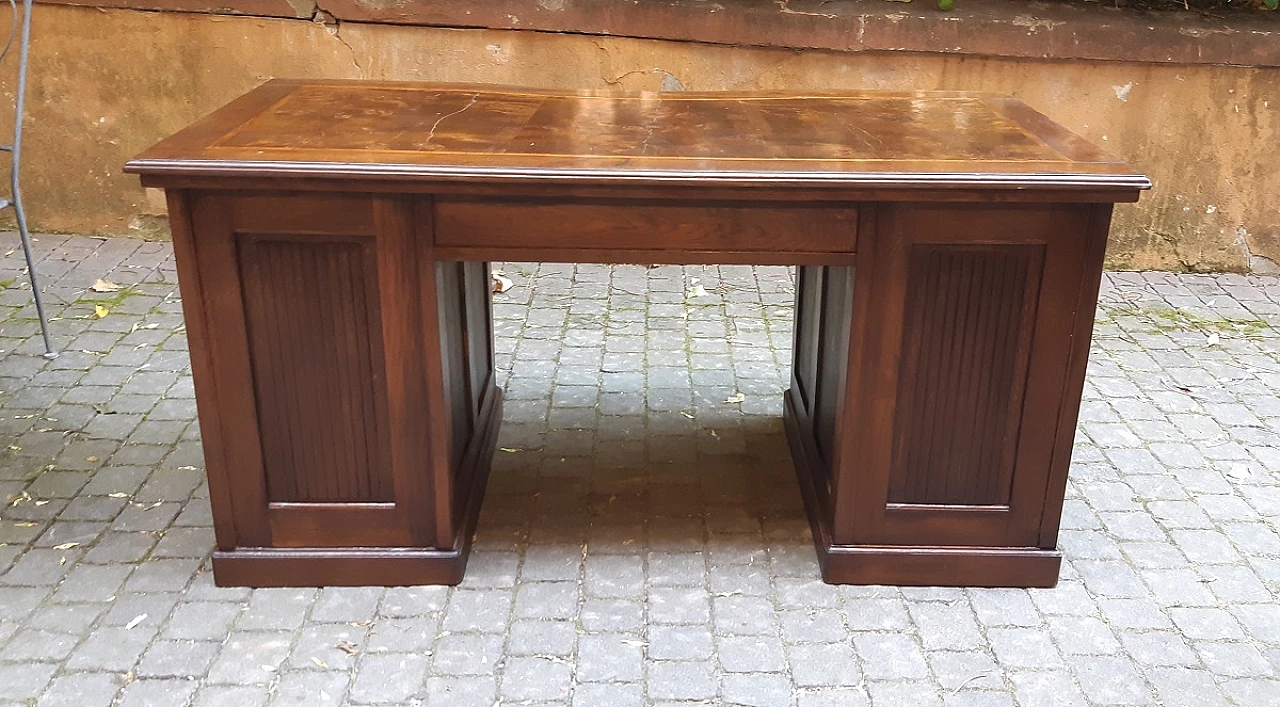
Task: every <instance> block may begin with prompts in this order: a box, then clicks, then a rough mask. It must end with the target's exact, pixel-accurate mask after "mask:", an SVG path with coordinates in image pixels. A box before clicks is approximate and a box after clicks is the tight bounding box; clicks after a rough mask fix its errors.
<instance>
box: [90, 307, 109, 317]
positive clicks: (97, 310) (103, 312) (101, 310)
mask: <svg viewBox="0 0 1280 707" xmlns="http://www.w3.org/2000/svg"><path fill="white" fill-rule="evenodd" d="M108 314H111V310H109V309H107V308H106V307H104V306H102V305H100V304H95V305H93V316H95V317H97V318H98V319H102V318H103V317H105V316H107V315H108Z"/></svg>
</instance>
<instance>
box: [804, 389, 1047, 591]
mask: <svg viewBox="0 0 1280 707" xmlns="http://www.w3.org/2000/svg"><path fill="white" fill-rule="evenodd" d="M783 409H784V411H783V419H784V422H785V424H786V431H787V442H788V443H789V444H790V446H791V458H792V462H793V463H794V464H795V467H796V476H797V479H798V481H799V483H800V493H801V496H803V497H804V507H805V512H806V514H807V515H808V516H809V525H810V528H811V529H812V531H813V543H814V546H815V548H816V549H817V551H818V564H819V565H820V566H821V568H822V579H823V581H825V582H827V583H828V584H891V585H902V586H944V587H950V586H954V587H1052V586H1054V585H1056V584H1057V583H1058V569H1059V566H1060V564H1061V562H1062V554H1061V553H1060V552H1058V551H1057V550H1044V549H1041V548H1024V547H944V546H919V545H871V544H868V545H857V544H850V545H845V544H836V543H835V542H834V541H833V540H832V517H833V516H832V512H833V510H834V509H832V508H831V502H830V500H829V499H828V497H827V495H826V494H824V493H822V492H821V491H820V489H821V488H822V486H821V485H824V484H825V483H826V482H825V479H826V478H828V472H827V470H826V466H825V464H826V463H825V462H824V461H823V460H822V457H821V454H820V453H819V452H818V449H817V445H816V444H815V443H814V442H813V441H812V437H810V436H807V435H806V433H805V430H806V429H811V423H809V421H808V420H807V419H806V418H805V417H804V415H803V413H802V412H799V410H801V409H802V407H799V406H798V404H797V400H796V392H795V390H794V389H792V390H788V391H787V393H786V399H785V402H784V406H783Z"/></svg>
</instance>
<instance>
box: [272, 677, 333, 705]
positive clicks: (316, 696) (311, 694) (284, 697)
mask: <svg viewBox="0 0 1280 707" xmlns="http://www.w3.org/2000/svg"><path fill="white" fill-rule="evenodd" d="M350 682H351V678H350V677H349V676H348V675H346V674H344V673H338V672H326V673H316V672H306V673H285V674H284V675H281V676H280V682H279V684H278V686H277V689H276V695H275V697H274V698H273V699H272V700H271V701H270V702H269V703H268V704H269V705H271V706H272V707H317V706H323V705H340V704H342V703H343V702H344V701H345V697H346V693H347V688H348V686H349V685H350Z"/></svg>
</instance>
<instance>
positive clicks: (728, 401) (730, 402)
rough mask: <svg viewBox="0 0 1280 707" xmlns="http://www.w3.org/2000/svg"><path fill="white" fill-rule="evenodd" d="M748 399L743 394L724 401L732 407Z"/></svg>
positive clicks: (731, 396)
mask: <svg viewBox="0 0 1280 707" xmlns="http://www.w3.org/2000/svg"><path fill="white" fill-rule="evenodd" d="M746 399H747V396H745V395H743V394H742V393H738V394H737V395H730V396H729V397H727V398H725V399H724V401H725V402H726V403H729V404H731V405H732V404H733V403H740V402H742V401H744V400H746Z"/></svg>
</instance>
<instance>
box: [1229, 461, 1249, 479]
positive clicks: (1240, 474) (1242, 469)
mask: <svg viewBox="0 0 1280 707" xmlns="http://www.w3.org/2000/svg"><path fill="white" fill-rule="evenodd" d="M1227 476H1230V477H1231V478H1233V479H1249V478H1252V477H1253V469H1250V468H1249V465H1248V464H1232V465H1231V468H1230V469H1227Z"/></svg>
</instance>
